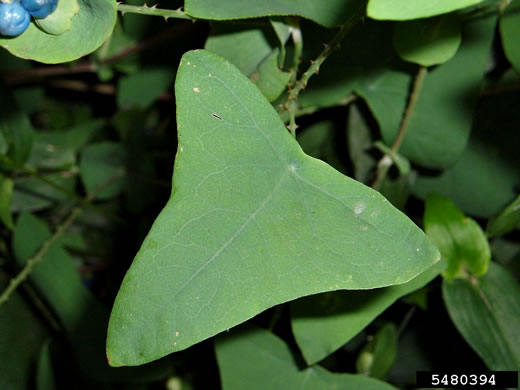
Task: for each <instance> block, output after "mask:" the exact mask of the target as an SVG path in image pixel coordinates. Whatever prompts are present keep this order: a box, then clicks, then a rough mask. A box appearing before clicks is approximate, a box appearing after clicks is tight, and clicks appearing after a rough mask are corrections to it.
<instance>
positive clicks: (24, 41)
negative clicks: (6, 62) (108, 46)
mask: <svg viewBox="0 0 520 390" xmlns="http://www.w3.org/2000/svg"><path fill="white" fill-rule="evenodd" d="M60 1H62V2H63V0H60ZM77 1H78V5H79V12H78V13H77V14H76V15H74V16H73V17H72V20H71V23H72V25H71V27H70V28H69V29H68V30H67V31H66V32H64V33H63V34H60V35H52V34H48V33H46V32H45V31H43V30H41V29H40V28H38V27H37V26H36V24H34V23H31V24H30V25H29V28H28V29H27V30H25V32H24V33H23V34H21V35H19V36H17V37H15V38H8V39H5V38H4V39H0V45H2V46H3V47H5V48H6V49H7V50H9V51H10V52H11V53H12V54H14V55H15V56H18V57H21V58H25V59H31V60H36V61H40V62H45V63H49V64H55V63H60V62H68V61H73V60H75V59H77V58H79V57H82V56H84V55H86V54H89V53H91V52H93V51H94V50H96V49H97V48H98V47H99V46H101V44H102V43H103V42H104V41H105V40H106V39H107V38H108V37H109V36H110V34H111V33H112V29H113V28H114V25H115V22H116V13H117V12H116V2H115V1H114V0H77Z"/></svg>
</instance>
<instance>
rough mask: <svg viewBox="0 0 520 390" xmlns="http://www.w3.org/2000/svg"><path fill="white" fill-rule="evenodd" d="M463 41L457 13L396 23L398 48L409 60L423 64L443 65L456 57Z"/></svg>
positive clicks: (395, 41) (404, 58)
mask: <svg viewBox="0 0 520 390" xmlns="http://www.w3.org/2000/svg"><path fill="white" fill-rule="evenodd" d="M460 42H461V23H460V20H459V18H458V17H457V16H456V15H453V14H449V15H443V16H440V17H437V18H430V19H421V20H412V21H409V22H401V23H396V24H395V27H394V47H395V49H396V50H397V52H398V53H399V55H400V56H401V58H402V59H403V60H405V61H409V62H414V63H416V64H419V65H422V66H432V65H438V64H442V63H444V62H446V61H448V60H449V59H450V58H452V57H453V56H454V55H455V53H456V52H457V49H458V48H459V45H460Z"/></svg>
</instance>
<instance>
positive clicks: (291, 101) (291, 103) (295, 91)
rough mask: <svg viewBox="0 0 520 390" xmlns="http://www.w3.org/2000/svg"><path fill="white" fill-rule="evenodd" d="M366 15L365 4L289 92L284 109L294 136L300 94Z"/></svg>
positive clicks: (343, 26)
mask: <svg viewBox="0 0 520 390" xmlns="http://www.w3.org/2000/svg"><path fill="white" fill-rule="evenodd" d="M364 15H365V2H363V4H362V5H361V6H360V7H359V8H358V9H357V10H356V12H354V13H353V14H352V15H351V16H350V18H349V19H348V20H347V21H346V22H345V24H343V25H342V26H341V28H340V30H339V31H338V33H337V34H336V35H335V36H334V37H333V38H332V40H331V41H330V42H329V43H328V44H326V45H325V48H324V49H323V51H322V52H321V53H320V55H319V56H318V57H317V58H316V59H315V60H314V61H311V65H310V66H309V68H308V69H307V70H306V71H305V72H304V73H303V74H302V76H301V77H300V79H299V80H298V81H297V82H295V83H294V86H293V87H292V88H291V89H290V91H289V96H288V97H287V100H286V102H285V104H284V108H285V109H286V110H287V111H289V125H288V128H289V131H290V132H291V134H292V135H295V134H296V128H297V127H298V126H297V125H296V121H295V117H296V111H297V110H298V97H299V95H300V92H301V91H303V90H304V89H305V88H306V87H307V83H308V82H309V80H310V78H311V77H312V76H313V75H315V74H318V72H319V70H320V67H321V65H322V64H323V62H325V60H326V59H327V57H328V56H329V55H330V54H331V53H332V52H333V51H334V50H336V49H337V48H338V47H339V45H340V43H341V41H343V39H344V38H345V36H346V35H347V34H348V33H349V32H350V31H352V29H353V28H354V27H355V26H356V24H357V23H358V22H359V21H360V20H361V19H362V18H363V16H364Z"/></svg>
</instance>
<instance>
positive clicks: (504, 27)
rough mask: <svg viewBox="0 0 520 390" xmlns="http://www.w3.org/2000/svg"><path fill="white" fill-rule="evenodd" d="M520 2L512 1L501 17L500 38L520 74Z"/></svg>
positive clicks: (509, 58) (508, 56)
mask: <svg viewBox="0 0 520 390" xmlns="http://www.w3.org/2000/svg"><path fill="white" fill-rule="evenodd" d="M519 36H520V1H518V0H516V1H512V2H511V3H510V4H509V5H508V6H507V8H506V9H505V11H504V13H503V14H502V16H501V17H500V37H501V38H502V46H503V47H504V52H505V54H506V57H507V59H508V60H509V62H511V65H513V68H515V69H516V71H517V72H519V73H520V40H519V39H518V37H519Z"/></svg>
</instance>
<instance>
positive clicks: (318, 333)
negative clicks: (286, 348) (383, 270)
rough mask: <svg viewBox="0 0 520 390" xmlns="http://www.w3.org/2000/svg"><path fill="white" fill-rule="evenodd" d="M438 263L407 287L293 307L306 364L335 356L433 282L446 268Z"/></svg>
mask: <svg viewBox="0 0 520 390" xmlns="http://www.w3.org/2000/svg"><path fill="white" fill-rule="evenodd" d="M445 266H446V264H445V263H444V262H442V261H439V262H437V263H436V264H434V265H433V266H431V267H430V268H428V269H427V270H426V271H424V272H422V273H421V274H420V275H418V276H416V277H415V278H414V279H412V280H410V281H409V282H407V283H404V284H399V285H397V286H391V287H385V288H382V289H374V290H367V291H334V292H329V293H325V294H319V295H312V296H310V297H304V298H300V299H298V300H296V301H294V302H292V303H291V326H292V330H293V333H294V338H295V340H296V343H297V344H298V347H299V348H300V350H301V351H302V354H303V357H304V359H305V361H306V362H307V364H309V365H310V364H314V363H317V362H319V361H320V360H322V359H324V358H325V357H327V356H328V355H330V354H331V353H333V352H335V351H336V350H337V349H338V348H340V347H341V346H342V345H344V344H345V343H347V342H348V341H350V340H351V339H352V338H353V337H354V336H355V335H356V334H358V333H359V332H361V331H362V330H363V329H364V328H365V327H366V326H367V325H368V324H370V323H371V322H372V321H373V320H374V319H375V318H376V317H377V316H378V315H380V314H381V313H382V312H383V311H384V310H386V309H387V308H388V307H390V306H391V305H392V304H393V303H394V302H395V301H396V300H397V299H399V298H400V297H402V296H404V295H407V294H409V293H410V292H412V291H415V290H417V289H418V288H421V287H422V286H424V285H426V284H427V283H429V282H430V281H431V280H433V279H434V278H435V277H436V276H437V275H439V273H440V272H441V271H442V270H443V269H444V268H445Z"/></svg>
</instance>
